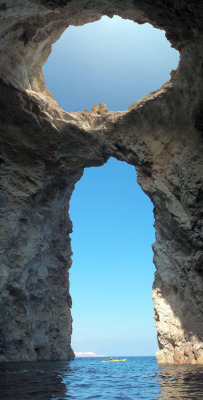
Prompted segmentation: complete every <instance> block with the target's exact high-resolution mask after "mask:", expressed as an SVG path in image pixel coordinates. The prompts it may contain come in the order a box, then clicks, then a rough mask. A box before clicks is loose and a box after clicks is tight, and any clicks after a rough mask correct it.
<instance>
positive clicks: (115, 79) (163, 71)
mask: <svg viewBox="0 0 203 400" xmlns="http://www.w3.org/2000/svg"><path fill="white" fill-rule="evenodd" d="M178 59H179V53H178V51H176V50H175V49H173V48H171V46H170V43H169V42H168V41H167V39H166V38H165V32H164V31H163V30H159V29H155V28H153V27H152V26H151V25H150V24H143V25H139V24H137V23H135V22H133V21H130V20H124V19H122V18H120V17H118V16H114V17H113V18H112V19H111V18H108V17H106V16H104V17H102V18H101V19H100V20H99V21H97V22H94V23H89V24H86V25H83V26H77V27H76V26H70V27H69V28H68V29H67V30H66V31H65V32H64V33H63V35H62V36H61V38H60V40H58V41H57V42H56V43H55V44H54V45H53V50H52V53H51V55H50V57H49V59H48V61H47V63H46V64H45V65H44V68H43V72H44V77H45V82H46V87H47V88H48V89H49V90H50V92H51V93H52V94H53V95H54V96H55V98H56V100H57V102H58V104H59V105H60V107H62V108H63V109H64V110H65V111H76V112H77V111H82V110H84V109H88V110H89V111H91V108H92V106H93V104H99V103H101V102H102V103H105V104H106V106H107V108H108V109H109V110H112V111H122V110H126V109H127V108H128V106H129V105H130V104H132V103H133V102H135V101H137V100H139V99H140V98H142V97H144V96H145V95H147V94H148V93H150V92H152V91H154V90H157V89H159V88H160V87H161V86H162V85H163V84H164V83H165V82H166V81H168V80H169V79H170V72H171V70H172V69H175V68H176V67H177V64H178Z"/></svg>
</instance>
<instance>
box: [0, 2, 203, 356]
mask: <svg viewBox="0 0 203 400" xmlns="http://www.w3.org/2000/svg"><path fill="white" fill-rule="evenodd" d="M0 11H1V25H0V26H1V29H0V52H1V58H0V79H1V80H0V91H1V99H0V132H1V139H0V140H1V155H0V157H1V158H0V177H1V194H0V216H1V225H0V237H1V252H0V257H1V264H0V265H1V269H0V276H1V280H0V299H1V300H0V361H31V360H57V359H59V360H63V359H66V360H68V359H72V358H73V356H74V355H73V352H72V349H71V345H70V342H71V331H72V319H71V313H70V307H71V297H70V292H69V276H68V270H69V268H70V266H71V247H70V239H69V233H70V232H71V230H72V224H71V221H70V219H69V216H68V205H69V200H70V197H71V194H72V191H73V189H74V185H75V183H76V182H77V181H78V180H79V179H80V178H81V176H82V174H83V170H84V168H85V167H91V166H99V165H102V164H104V163H105V162H106V161H107V160H108V158H109V157H111V156H113V157H116V158H117V159H118V160H123V161H127V162H128V163H130V164H132V165H134V166H135V167H136V170H137V172H138V182H139V184H140V185H141V187H142V189H143V190H144V192H145V193H146V194H147V195H148V196H149V197H150V198H151V200H152V202H153V204H154V215H155V228H156V242H155V244H154V246H153V250H154V262H155V266H156V270H157V272H156V276H155V282H154V286H153V299H154V308H155V319H156V328H157V332H158V344H159V352H158V354H157V358H158V361H159V362H161V363H201V362H202V361H203V355H202V351H203V350H202V347H201V343H202V342H201V340H202V334H203V332H202V257H203V256H202V231H201V229H202V224H201V216H202V214H201V213H202V199H203V196H202V182H201V179H202V176H203V171H202V169H203V167H202V165H203V163H202V153H203V152H202V141H201V140H202V139H201V134H202V115H203V113H202V104H203V101H202V80H201V73H202V70H201V68H202V65H201V54H202V36H201V21H202V6H201V2H200V1H198V0H195V1H194V0H193V1H192V0H181V1H180V0H175V1H174V0H173V1H172V0H165V1H164V0H162V1H156V2H154V1H152V0H134V1H131V0H125V1H123V0H116V1H113V2H109V1H107V0H102V1H96V0H94V1H93V0H89V1H87V0H81V1H79V0H72V1H70V0H69V1H67V0H41V1H40V0H24V1H22V0H15V1H14V0H7V1H6V2H5V1H0ZM114 14H116V15H119V16H121V17H123V18H129V19H132V20H134V21H136V22H138V23H144V22H149V23H151V24H152V25H153V26H155V27H157V28H161V29H164V30H165V31H166V36H167V38H168V39H169V40H170V41H171V43H172V45H173V46H174V47H175V48H177V49H178V50H179V51H180V63H179V66H178V69H177V71H172V73H171V81H170V82H167V83H166V84H165V85H164V86H163V87H162V88H161V89H160V90H158V91H156V92H153V93H151V94H149V95H148V96H146V97H145V98H143V99H141V100H139V101H137V102H136V103H134V104H132V105H131V106H130V107H129V110H127V111H124V112H109V111H108V110H107V109H106V107H105V105H104V104H102V103H101V104H100V105H99V106H93V110H92V113H90V112H89V111H87V110H84V111H81V112H79V113H73V112H71V113H67V112H64V111H63V110H62V109H60V108H59V106H58V105H57V103H56V102H55V100H54V98H53V96H52V95H51V94H50V93H49V92H48V91H47V90H46V89H45V88H44V82H43V76H42V73H41V67H42V65H43V64H44V62H45V61H46V59H47V57H48V55H49V53H50V51H51V44H52V43H53V42H54V41H56V40H57V39H58V38H59V37H60V35H61V34H62V32H63V31H64V30H65V29H66V27H67V26H68V25H70V24H71V25H81V24H84V23H87V22H92V21H96V20H98V19H100V18H101V16H102V15H108V16H110V17H112V16H113V15H114ZM67 95H68V93H67ZM101 101H102V99H101ZM126 273H128V272H127V270H126Z"/></svg>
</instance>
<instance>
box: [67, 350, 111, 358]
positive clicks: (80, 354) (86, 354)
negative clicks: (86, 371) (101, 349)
mask: <svg viewBox="0 0 203 400" xmlns="http://www.w3.org/2000/svg"><path fill="white" fill-rule="evenodd" d="M74 353H75V357H106V356H105V355H104V354H95V353H92V352H91V351H89V352H82V351H75V352H74Z"/></svg>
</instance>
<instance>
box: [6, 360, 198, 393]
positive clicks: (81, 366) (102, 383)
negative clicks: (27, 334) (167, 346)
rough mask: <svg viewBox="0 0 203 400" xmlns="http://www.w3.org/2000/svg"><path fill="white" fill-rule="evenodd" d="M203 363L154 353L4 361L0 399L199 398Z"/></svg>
mask: <svg viewBox="0 0 203 400" xmlns="http://www.w3.org/2000/svg"><path fill="white" fill-rule="evenodd" d="M202 378H203V366H192V365H191V366H186V365H184V366H159V365H158V364H157V362H156V358H155V357H127V361H126V362H120V363H101V362H100V359H99V358H76V359H75V360H74V361H71V362H43V363H21V364H18V363H17V364H14V363H9V364H0V399H1V400H62V399H81V400H82V399H106V400H107V399H108V400H110V399H125V400H128V399H129V400H137V399H145V400H156V399H164V400H166V399H167V400H174V399H176V400H180V399H184V400H190V399H195V400H201V399H203V383H202V382H203V379H202Z"/></svg>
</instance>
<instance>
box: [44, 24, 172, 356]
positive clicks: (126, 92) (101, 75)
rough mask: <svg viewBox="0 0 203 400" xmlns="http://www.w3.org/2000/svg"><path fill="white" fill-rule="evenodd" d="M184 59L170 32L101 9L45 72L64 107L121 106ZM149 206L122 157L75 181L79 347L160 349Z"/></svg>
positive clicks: (113, 351) (73, 33)
mask: <svg viewBox="0 0 203 400" xmlns="http://www.w3.org/2000/svg"><path fill="white" fill-rule="evenodd" d="M178 59H179V55H178V52H176V51H175V50H174V49H172V48H171V47H170V44H169V42H167V40H166V39H165V36H164V32H163V31H160V30H157V29H154V28H152V27H151V26H150V25H149V24H144V25H138V24H135V23H133V22H132V21H128V20H122V19H121V18H119V17H114V18H113V19H109V18H107V17H103V18H102V19H101V20H100V21H98V22H95V23H92V24H87V25H84V26H82V27H77V28H76V27H72V26H71V27H69V28H68V29H67V30H66V31H65V32H64V34H63V35H62V37H61V39H60V40H59V41H58V42H56V43H55V44H54V46H53V51H52V53H51V55H50V57H49V60H48V62H47V63H46V64H45V66H44V68H43V72H44V75H45V81H46V86H47V88H48V89H49V90H50V91H51V92H52V93H53V94H54V96H55V98H56V100H57V101H58V103H59V105H60V106H61V107H62V108H64V109H65V110H66V111H81V110H83V109H89V110H91V107H92V105H93V104H98V103H100V102H104V103H106V105H107V107H108V109H109V110H114V111H119V110H125V109H127V108H128V105H130V104H131V103H133V102H134V101H136V100H138V99H140V98H141V97H143V96H145V95H146V94H148V93H149V92H151V91H153V90H156V89H158V88H159V87H160V86H162V85H163V84H164V83H165V82H166V81H167V80H169V79H170V71H171V70H172V69H175V68H176V66H177V63H178ZM152 210H153V205H152V203H151V201H150V200H149V199H148V197H147V196H146V195H145V194H144V193H143V192H142V190H141V188H140V186H139V185H138V184H137V182H136V172H135V168H134V167H133V166H131V165H128V164H127V163H125V162H121V161H117V160H115V159H110V160H109V161H108V162H107V164H105V165H104V166H103V167H99V168H88V169H86V170H85V172H84V175H83V177H82V179H81V180H80V181H79V182H78V183H77V184H76V189H75V191H74V193H73V196H72V199H71V205H70V216H71V219H72V221H73V234H72V248H73V253H74V254H73V265H72V268H71V270H70V285H71V286H70V289H71V295H72V298H73V309H72V314H73V320H74V322H73V338H72V347H73V349H74V350H75V351H93V352H95V353H97V354H106V355H117V356H119V355H153V354H155V351H156V350H157V342H156V331H155V328H154V320H153V303H152V300H151V293H152V283H153V276H154V271H155V267H154V265H153V263H152V257H153V254H152V249H151V245H152V243H153V242H154V240H155V237H154V235H155V233H154V228H153V222H154V221H153V212H152Z"/></svg>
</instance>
